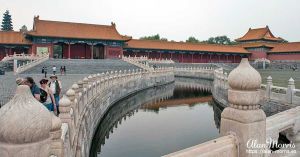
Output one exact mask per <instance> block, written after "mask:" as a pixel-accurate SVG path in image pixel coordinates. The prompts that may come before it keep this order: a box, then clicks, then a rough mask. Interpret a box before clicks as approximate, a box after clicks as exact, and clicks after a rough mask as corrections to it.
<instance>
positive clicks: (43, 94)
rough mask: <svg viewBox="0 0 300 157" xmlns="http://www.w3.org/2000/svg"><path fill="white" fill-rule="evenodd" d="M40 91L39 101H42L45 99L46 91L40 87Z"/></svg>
mask: <svg viewBox="0 0 300 157" xmlns="http://www.w3.org/2000/svg"><path fill="white" fill-rule="evenodd" d="M40 92H41V94H40V102H41V103H44V102H46V101H47V97H48V93H47V92H46V91H45V90H43V89H42V88H40Z"/></svg>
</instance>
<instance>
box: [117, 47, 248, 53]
mask: <svg viewBox="0 0 300 157" xmlns="http://www.w3.org/2000/svg"><path fill="white" fill-rule="evenodd" d="M123 49H135V50H150V51H152V50H156V51H183V52H197V53H203V52H205V53H230V54H233V53H234V54H251V52H227V51H226V52H224V51H207V50H171V49H156V48H151V49H150V48H133V47H124V48H123Z"/></svg>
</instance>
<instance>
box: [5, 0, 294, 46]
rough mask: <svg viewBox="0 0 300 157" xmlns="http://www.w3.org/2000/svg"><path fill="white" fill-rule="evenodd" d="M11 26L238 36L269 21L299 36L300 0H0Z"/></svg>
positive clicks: (277, 30) (278, 31)
mask: <svg viewBox="0 0 300 157" xmlns="http://www.w3.org/2000/svg"><path fill="white" fill-rule="evenodd" d="M5 10H9V11H10V13H11V15H12V18H13V26H14V30H19V28H20V27H21V26H22V25H24V24H25V25H26V26H27V27H28V29H32V23H33V17H34V15H39V16H40V19H43V20H55V21H69V22H80V23H93V24H105V25H109V24H110V23H111V21H113V22H115V23H116V26H117V29H118V31H119V32H120V33H121V34H123V35H130V36H133V38H139V37H141V36H146V35H153V34H157V33H159V34H160V35H161V36H162V37H166V38H168V39H169V40H176V41H180V40H183V41H184V40H186V39H187V38H188V37H189V36H195V37H196V38H198V39H200V40H206V39H208V38H209V37H212V36H218V35H227V36H228V37H230V38H231V39H236V38H238V37H240V36H242V35H243V34H244V33H246V31H247V30H248V29H249V28H250V27H251V28H256V27H265V26H266V25H268V26H269V27H270V29H271V31H272V32H273V34H274V35H275V36H280V37H282V38H284V39H286V40H288V41H300V0H0V13H4V12H5Z"/></svg>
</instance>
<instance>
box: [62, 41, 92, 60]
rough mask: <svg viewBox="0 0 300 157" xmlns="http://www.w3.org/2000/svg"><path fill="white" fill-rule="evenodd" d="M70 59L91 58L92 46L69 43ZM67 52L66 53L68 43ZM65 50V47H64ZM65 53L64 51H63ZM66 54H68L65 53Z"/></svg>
mask: <svg viewBox="0 0 300 157" xmlns="http://www.w3.org/2000/svg"><path fill="white" fill-rule="evenodd" d="M70 46H71V47H70V51H71V57H70V58H71V59H91V52H92V48H91V46H90V45H87V44H71V45H70ZM66 47H67V53H68V45H67V46H66ZM64 50H65V49H64ZM64 54H65V51H64ZM67 56H68V55H67Z"/></svg>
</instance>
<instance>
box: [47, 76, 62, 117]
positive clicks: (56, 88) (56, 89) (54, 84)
mask: <svg viewBox="0 0 300 157" xmlns="http://www.w3.org/2000/svg"><path fill="white" fill-rule="evenodd" d="M50 79H51V81H50V82H49V87H50V89H51V91H52V93H53V95H54V99H55V104H56V108H57V115H59V96H60V92H61V82H60V81H59V80H57V76H56V75H52V76H50Z"/></svg>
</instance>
